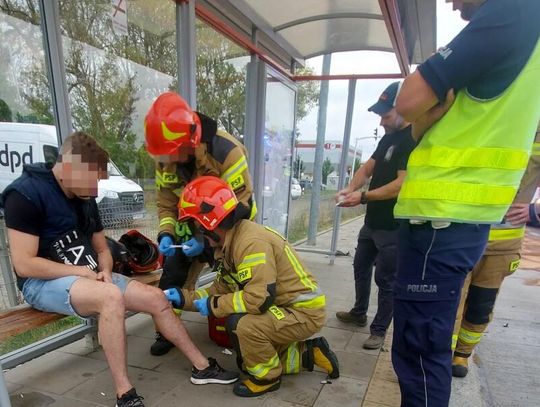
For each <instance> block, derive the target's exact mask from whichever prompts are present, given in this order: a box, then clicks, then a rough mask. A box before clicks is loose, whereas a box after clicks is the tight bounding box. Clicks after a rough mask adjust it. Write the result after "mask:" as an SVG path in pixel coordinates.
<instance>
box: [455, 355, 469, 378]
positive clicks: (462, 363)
mask: <svg viewBox="0 0 540 407" xmlns="http://www.w3.org/2000/svg"><path fill="white" fill-rule="evenodd" d="M467 373H469V359H468V358H462V357H459V356H454V357H453V358H452V376H454V377H465V376H467Z"/></svg>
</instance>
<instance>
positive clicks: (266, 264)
mask: <svg viewBox="0 0 540 407" xmlns="http://www.w3.org/2000/svg"><path fill="white" fill-rule="evenodd" d="M215 255H216V263H217V264H220V265H219V266H218V269H217V270H216V271H217V276H216V280H215V281H214V283H213V284H212V285H211V286H210V287H209V288H207V289H198V290H196V291H188V290H182V294H183V298H184V304H183V305H184V309H187V310H195V308H194V306H193V301H194V300H196V299H200V298H205V297H207V298H208V309H209V311H210V313H211V314H212V315H214V316H216V317H218V318H220V317H226V316H228V315H230V314H235V313H248V314H262V313H265V312H266V311H269V312H271V313H272V314H274V316H275V317H276V318H277V319H282V318H284V315H283V312H282V311H281V310H280V309H279V308H278V307H282V308H289V309H291V308H294V309H298V310H299V311H302V310H303V309H309V310H313V309H321V308H324V306H325V296H324V295H323V293H322V291H321V290H320V288H319V286H318V284H317V281H315V278H314V277H313V275H311V273H310V272H309V271H307V269H306V268H305V266H304V265H303V264H302V261H301V260H300V258H299V257H298V255H297V253H296V252H295V250H294V249H293V248H292V247H291V246H290V244H289V242H287V240H286V239H285V238H284V237H283V236H281V235H280V234H279V233H277V232H276V231H274V230H272V229H269V228H267V227H265V226H262V225H259V224H257V223H255V222H251V221H249V220H242V221H240V222H239V223H237V224H236V225H235V226H234V227H233V228H232V229H231V230H229V231H227V234H226V236H225V241H224V244H223V247H222V248H221V250H219V249H218V250H216V254H215Z"/></svg>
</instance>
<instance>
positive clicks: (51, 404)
mask: <svg viewBox="0 0 540 407" xmlns="http://www.w3.org/2000/svg"><path fill="white" fill-rule="evenodd" d="M10 401H11V407H74V406H77V407H102V406H103V407H105V406H106V405H105V404H96V403H87V402H85V401H82V400H76V399H72V398H68V397H65V396H59V395H56V394H51V393H47V392H43V391H39V390H35V389H31V388H26V387H25V388H24V389H22V390H20V391H19V392H16V393H14V394H11V396H10ZM107 407H108V406H107Z"/></svg>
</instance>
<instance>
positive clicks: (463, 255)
mask: <svg viewBox="0 0 540 407" xmlns="http://www.w3.org/2000/svg"><path fill="white" fill-rule="evenodd" d="M435 226H436V225H435ZM488 234H489V225H472V224H463V223H452V224H450V225H449V226H447V227H444V228H439V229H435V228H434V226H433V225H432V223H431V222H426V223H423V224H420V225H414V224H411V223H409V221H403V223H402V225H401V227H400V230H399V237H398V255H397V257H398V260H397V273H396V278H395V282H394V336H393V345H392V363H393V365H394V370H395V371H396V374H397V376H398V380H399V386H400V390H401V407H420V406H421V407H447V406H448V403H449V400H450V390H451V382H452V350H451V345H452V331H453V329H454V321H455V318H456V312H457V307H458V304H459V299H460V293H461V287H462V285H463V281H464V279H465V277H466V276H467V273H469V272H470V271H471V270H472V268H473V267H474V265H475V264H476V262H477V261H478V260H479V259H480V257H481V256H482V254H483V252H484V249H485V246H486V244H487V240H488Z"/></svg>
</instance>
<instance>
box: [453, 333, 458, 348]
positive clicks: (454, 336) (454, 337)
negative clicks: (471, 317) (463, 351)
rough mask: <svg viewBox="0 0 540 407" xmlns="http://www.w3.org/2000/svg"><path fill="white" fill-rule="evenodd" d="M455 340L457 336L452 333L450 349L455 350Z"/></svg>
mask: <svg viewBox="0 0 540 407" xmlns="http://www.w3.org/2000/svg"><path fill="white" fill-rule="evenodd" d="M457 340H458V336H457V335H452V350H456V346H457Z"/></svg>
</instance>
